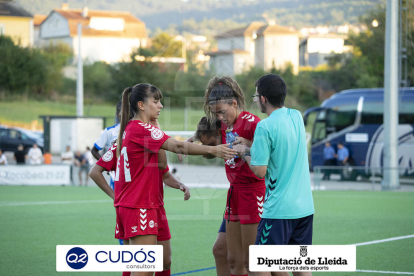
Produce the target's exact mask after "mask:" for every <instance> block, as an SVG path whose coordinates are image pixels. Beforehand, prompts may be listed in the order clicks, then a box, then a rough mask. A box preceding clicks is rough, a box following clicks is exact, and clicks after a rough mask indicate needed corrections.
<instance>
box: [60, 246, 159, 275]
mask: <svg viewBox="0 0 414 276" xmlns="http://www.w3.org/2000/svg"><path fill="white" fill-rule="evenodd" d="M162 270H163V247H162V245H57V246H56V271H162Z"/></svg>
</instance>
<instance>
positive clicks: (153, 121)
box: [150, 119, 161, 129]
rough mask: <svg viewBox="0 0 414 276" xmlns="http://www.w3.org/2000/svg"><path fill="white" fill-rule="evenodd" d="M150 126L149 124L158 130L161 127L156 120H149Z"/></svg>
mask: <svg viewBox="0 0 414 276" xmlns="http://www.w3.org/2000/svg"><path fill="white" fill-rule="evenodd" d="M150 124H151V125H153V126H155V127H156V128H158V129H161V126H160V124H159V123H158V121H157V119H154V120H151V121H150Z"/></svg>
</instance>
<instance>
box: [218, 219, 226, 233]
mask: <svg viewBox="0 0 414 276" xmlns="http://www.w3.org/2000/svg"><path fill="white" fill-rule="evenodd" d="M218 232H219V233H226V219H225V218H223V221H222V222H221V225H220V229H219V231H218Z"/></svg>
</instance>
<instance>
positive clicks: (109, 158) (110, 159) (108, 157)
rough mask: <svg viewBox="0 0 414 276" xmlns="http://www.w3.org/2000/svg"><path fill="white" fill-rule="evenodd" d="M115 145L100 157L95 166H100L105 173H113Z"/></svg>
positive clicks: (114, 167) (114, 168)
mask: <svg viewBox="0 0 414 276" xmlns="http://www.w3.org/2000/svg"><path fill="white" fill-rule="evenodd" d="M116 161H117V158H116V144H113V145H112V147H111V148H110V149H109V150H108V151H107V152H106V153H105V154H104V155H102V157H101V159H99V160H98V162H96V165H99V166H101V167H102V168H104V169H105V171H108V172H110V171H115V170H116Z"/></svg>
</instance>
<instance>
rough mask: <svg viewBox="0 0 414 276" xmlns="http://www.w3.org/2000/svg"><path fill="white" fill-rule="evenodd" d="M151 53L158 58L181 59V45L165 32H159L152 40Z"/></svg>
mask: <svg viewBox="0 0 414 276" xmlns="http://www.w3.org/2000/svg"><path fill="white" fill-rule="evenodd" d="M151 48H152V51H153V52H154V53H155V55H156V56H159V57H182V56H183V55H182V50H183V43H182V42H181V41H176V40H174V37H172V36H170V35H169V34H168V33H166V32H161V33H159V34H158V35H157V36H155V37H154V38H153V39H152V47H151Z"/></svg>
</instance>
